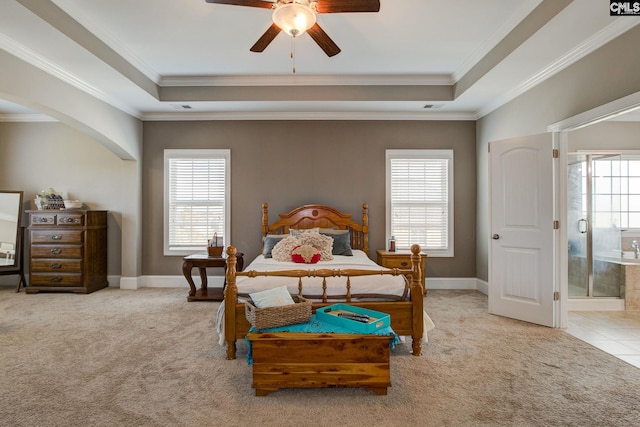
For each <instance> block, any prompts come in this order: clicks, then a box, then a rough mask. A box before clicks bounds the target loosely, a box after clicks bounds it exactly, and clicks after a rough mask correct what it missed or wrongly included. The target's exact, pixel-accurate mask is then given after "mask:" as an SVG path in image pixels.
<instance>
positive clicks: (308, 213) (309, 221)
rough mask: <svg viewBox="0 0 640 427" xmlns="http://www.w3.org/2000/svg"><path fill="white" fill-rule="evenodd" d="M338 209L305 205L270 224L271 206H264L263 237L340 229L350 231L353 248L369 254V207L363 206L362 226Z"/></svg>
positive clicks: (280, 215) (264, 204) (364, 204)
mask: <svg viewBox="0 0 640 427" xmlns="http://www.w3.org/2000/svg"><path fill="white" fill-rule="evenodd" d="M351 216H352V215H351V214H345V213H342V212H340V211H339V210H338V209H335V208H332V207H331V206H326V205H304V206H300V207H299V208H295V209H294V210H292V211H291V212H289V213H286V214H279V217H280V218H279V219H278V220H277V221H275V222H274V223H273V224H269V205H268V204H267V203H263V204H262V236H263V237H264V236H266V235H267V234H287V233H289V229H290V228H293V229H308V228H314V227H320V228H338V229H340V230H349V231H350V234H351V247H352V248H353V249H359V250H361V251H363V252H365V253H366V254H367V255H368V254H369V206H368V205H367V204H366V203H363V204H362V224H358V223H357V222H355V221H354V220H352V219H351Z"/></svg>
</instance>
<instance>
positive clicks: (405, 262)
mask: <svg viewBox="0 0 640 427" xmlns="http://www.w3.org/2000/svg"><path fill="white" fill-rule="evenodd" d="M400 265H401V266H403V267H406V266H407V265H409V263H408V262H407V261H402V262H401V263H400Z"/></svg>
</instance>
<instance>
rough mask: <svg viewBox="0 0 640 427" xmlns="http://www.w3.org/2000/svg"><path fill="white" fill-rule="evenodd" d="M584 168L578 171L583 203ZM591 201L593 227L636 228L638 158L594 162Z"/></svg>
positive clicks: (638, 223)
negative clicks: (581, 185)
mask: <svg viewBox="0 0 640 427" xmlns="http://www.w3.org/2000/svg"><path fill="white" fill-rule="evenodd" d="M586 169H587V168H583V171H582V175H583V176H582V179H583V182H584V183H585V184H584V185H583V195H582V198H583V200H586V197H587V196H586V179H587V171H586ZM593 198H594V199H593V226H594V227H604V228H609V227H611V226H616V227H620V228H622V229H628V228H640V159H639V158H638V157H637V156H632V155H623V156H622V157H621V156H605V157H603V158H601V159H594V160H593ZM585 206H586V205H585Z"/></svg>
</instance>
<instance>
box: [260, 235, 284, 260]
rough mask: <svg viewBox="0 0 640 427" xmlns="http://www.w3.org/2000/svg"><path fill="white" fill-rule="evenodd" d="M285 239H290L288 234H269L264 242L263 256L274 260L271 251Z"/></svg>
mask: <svg viewBox="0 0 640 427" xmlns="http://www.w3.org/2000/svg"><path fill="white" fill-rule="evenodd" d="M285 237H289V235H288V234H267V235H266V236H265V238H264V242H263V243H262V255H264V257H265V258H273V257H272V255H271V251H272V250H273V247H274V246H275V245H276V244H277V243H278V242H279V241H280V240H282V239H284V238H285Z"/></svg>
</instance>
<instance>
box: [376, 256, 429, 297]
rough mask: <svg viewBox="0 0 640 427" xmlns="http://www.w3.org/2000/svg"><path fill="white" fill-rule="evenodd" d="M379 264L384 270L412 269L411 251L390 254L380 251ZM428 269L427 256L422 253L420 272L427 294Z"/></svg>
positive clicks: (424, 291)
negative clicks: (426, 275)
mask: <svg viewBox="0 0 640 427" xmlns="http://www.w3.org/2000/svg"><path fill="white" fill-rule="evenodd" d="M377 253H378V260H377V262H378V264H380V265H381V266H383V267H384V268H399V269H403V270H404V269H410V268H411V252H410V251H396V252H389V251H385V250H383V249H378V251H377ZM426 267H427V254H425V253H423V252H420V271H421V272H422V277H421V278H420V283H421V284H422V293H423V294H424V295H426V294H427V287H426V280H425V271H426V270H425V268H426Z"/></svg>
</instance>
